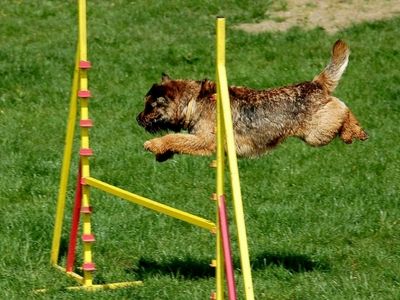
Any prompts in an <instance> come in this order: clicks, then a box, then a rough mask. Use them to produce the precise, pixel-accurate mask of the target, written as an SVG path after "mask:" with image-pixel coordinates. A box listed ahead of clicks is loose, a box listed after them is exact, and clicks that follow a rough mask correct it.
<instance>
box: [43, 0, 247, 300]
mask: <svg viewBox="0 0 400 300" xmlns="http://www.w3.org/2000/svg"><path fill="white" fill-rule="evenodd" d="M86 18H87V17H86V0H78V28H79V30H78V42H77V50H76V57H75V67H74V76H73V82H72V89H71V97H70V104H69V114H68V121H67V130H66V137H65V146H64V156H63V161H62V168H61V174H60V183H59V190H58V198H57V206H56V216H55V223H54V232H53V240H52V246H51V258H50V261H51V264H52V265H53V266H54V267H56V268H57V269H59V270H61V271H62V272H64V273H65V274H66V275H67V276H69V277H71V278H73V279H75V280H76V281H77V282H78V283H79V286H72V287H67V289H70V290H76V289H85V290H88V291H95V290H99V289H115V288H120V287H127V286H136V285H140V284H142V282H141V281H133V282H119V283H108V284H95V283H94V281H95V280H94V272H95V270H96V265H95V263H94V256H93V253H92V244H93V243H94V242H95V236H94V234H93V232H92V226H91V221H92V220H91V218H92V216H91V212H92V208H91V201H90V189H93V188H94V189H97V190H100V191H103V192H105V193H108V194H111V195H114V196H117V197H119V198H122V199H125V200H127V201H130V202H132V203H134V204H137V205H140V206H143V207H146V208H148V209H150V210H153V211H155V212H157V213H161V214H164V215H167V216H169V217H172V218H176V219H178V220H181V221H184V222H187V223H189V224H192V225H194V226H197V227H199V228H203V229H205V230H207V231H209V232H211V233H212V234H214V233H215V234H216V258H215V260H213V262H212V265H213V266H215V267H216V291H215V293H213V294H212V299H216V300H223V299H224V296H225V285H224V279H225V276H224V266H225V267H226V265H224V263H225V261H224V256H223V254H226V253H223V250H224V249H223V243H222V237H221V228H220V226H221V225H220V222H219V221H220V220H219V216H220V215H219V212H220V211H219V209H220V206H221V200H222V199H224V197H225V188H224V174H225V153H227V157H228V164H229V170H230V174H231V177H230V181H231V184H232V192H233V205H234V209H235V221H236V226H237V230H238V241H239V250H240V259H241V269H242V274H243V281H244V292H245V298H246V299H248V300H252V299H254V296H253V286H252V279H251V270H250V263H249V255H248V248H247V237H246V228H245V223H244V214H243V207H242V199H241V192H240V182H239V173H238V167H237V159H236V152H235V149H236V147H235V141H234V134H233V125H232V118H231V111H230V103H229V93H228V85H227V79H226V70H225V19H224V18H217V24H216V25H217V33H216V45H217V55H216V77H217V116H216V117H217V155H216V164H215V165H216V168H217V172H216V193H215V197H214V198H215V200H216V203H217V205H216V212H217V214H216V222H213V221H210V220H207V219H204V218H202V217H199V216H196V215H193V214H190V213H187V212H185V211H182V210H179V209H176V208H173V207H169V206H167V205H165V204H162V203H160V202H157V201H154V200H151V199H148V198H145V197H143V196H139V195H136V194H134V193H131V192H128V191H125V190H123V189H120V188H118V187H115V186H113V185H110V184H108V183H105V182H103V181H101V180H98V179H96V178H93V177H91V174H90V157H91V156H92V155H93V151H92V149H91V148H90V144H89V131H90V128H91V127H92V126H93V124H92V120H91V119H90V117H89V100H90V98H91V93H90V90H89V84H88V81H89V80H88V70H89V69H90V68H91V63H90V62H89V60H88V45H87V24H86V22H87V19H86ZM78 110H79V115H80V120H79V126H80V132H79V133H80V149H79V161H80V162H79V170H80V171H79V173H78V180H77V181H78V184H77V190H78V187H79V193H77V196H76V197H75V207H76V208H78V210H76V212H77V215H78V216H80V217H81V219H82V223H81V225H82V235H81V241H82V244H83V247H82V248H83V253H82V257H83V265H82V266H81V267H80V270H81V271H80V272H79V274H78V273H75V272H74V271H73V269H72V267H73V262H74V260H73V259H72V260H71V263H70V264H69V262H68V260H67V267H63V266H60V264H59V256H60V241H61V235H62V231H63V230H62V229H63V218H64V208H65V204H66V194H67V186H68V178H69V176H70V167H71V160H72V149H73V142H74V135H75V125H76V119H77V115H78ZM225 145H226V147H225ZM78 200H79V201H78ZM77 203H79V204H78V205H77ZM224 205H225V204H224ZM74 216H75V208H74ZM223 218H224V216H223ZM223 218H221V219H223ZM79 220H80V218H79V217H78V218H73V222H72V223H73V224H75V225H76V226H73V227H72V228H74V229H71V231H73V232H75V233H77V232H78V230H77V228H78V225H79ZM226 223H227V222H225V223H224V228H225V229H226V226H225V224H226ZM225 232H226V231H224V232H223V234H222V235H224V234H225ZM75 236H76V234H75ZM225 236H226V234H225ZM226 240H227V238H224V239H223V241H224V242H226ZM228 240H229V238H228ZM71 244H74V243H71V239H70V246H71ZM72 248H74V245H73V247H72ZM226 248H228V247H225V249H226ZM71 253H75V251H72V252H71ZM72 257H74V254H73V255H72ZM231 274H233V272H231ZM230 278H232V277H230ZM229 280H231V279H229ZM229 280H228V281H229ZM233 281H234V280H233ZM231 282H232V280H231ZM228 286H230V287H232V286H233V285H229V284H228ZM41 291H44V290H41ZM228 291H229V292H231V288H230V289H229V288H228ZM230 294H232V293H230ZM231 299H232V298H231V297H230V300H231Z"/></svg>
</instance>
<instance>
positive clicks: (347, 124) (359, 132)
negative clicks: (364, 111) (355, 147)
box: [339, 110, 368, 144]
mask: <svg viewBox="0 0 400 300" xmlns="http://www.w3.org/2000/svg"><path fill="white" fill-rule="evenodd" d="M339 137H340V138H341V139H342V141H343V142H345V143H346V144H351V143H352V142H353V139H357V140H360V141H365V140H366V139H368V134H367V133H366V132H365V131H364V130H363V129H362V128H361V126H360V124H359V123H358V121H357V119H356V117H355V116H354V114H353V113H352V112H351V111H350V110H348V111H347V114H346V117H345V119H344V121H343V125H342V128H341V129H340V131H339Z"/></svg>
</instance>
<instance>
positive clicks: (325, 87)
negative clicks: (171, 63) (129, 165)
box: [137, 40, 368, 161]
mask: <svg viewBox="0 0 400 300" xmlns="http://www.w3.org/2000/svg"><path fill="white" fill-rule="evenodd" d="M349 55H350V50H349V48H348V46H347V45H346V44H345V43H344V42H343V41H341V40H338V41H337V42H336V43H335V44H334V45H333V49H332V56H331V60H330V62H329V64H328V65H327V66H326V67H325V69H324V70H323V71H322V72H321V73H320V74H319V75H317V76H316V77H315V78H314V79H313V80H312V81H306V82H303V83H299V84H295V85H290V86H285V87H280V88H273V89H265V90H255V89H251V88H247V87H241V86H231V87H229V97H230V103H231V110H232V120H233V129H234V136H235V141H236V152H237V155H238V156H239V157H256V156H259V155H261V154H264V153H265V152H267V151H268V150H271V149H273V148H275V147H276V146H277V145H278V144H279V143H281V142H282V141H284V140H285V139H286V138H287V137H298V138H300V139H302V140H303V141H305V142H306V143H307V144H309V145H311V146H324V145H326V144H328V143H329V142H330V141H332V140H333V139H334V138H335V137H336V136H339V138H340V139H341V140H342V141H343V142H345V143H347V144H351V143H352V141H353V140H361V141H364V140H366V139H367V138H368V135H367V133H366V132H365V131H364V130H363V129H362V128H361V126H360V124H359V122H358V121H357V119H356V117H355V116H354V114H353V113H352V112H351V111H350V109H349V108H348V107H347V106H346V104H344V103H343V102H342V101H341V100H339V99H338V98H336V97H334V96H332V92H333V91H334V90H335V88H336V86H337V85H338V83H339V80H340V78H341V76H342V74H343V72H344V71H345V69H346V66H347V64H348V61H349ZM215 93H216V84H215V82H212V81H209V80H206V79H205V80H202V81H195V80H181V79H180V80H172V79H171V78H170V77H169V76H168V75H165V74H163V76H162V80H161V83H160V84H154V85H153V86H152V87H151V89H150V90H149V91H148V93H147V94H146V96H145V107H144V110H143V111H142V112H141V113H140V114H139V115H138V117H137V121H138V123H139V124H140V125H141V126H143V127H144V128H145V129H146V130H147V131H148V132H151V133H155V132H159V131H174V132H176V133H172V134H166V135H164V136H162V137H157V138H154V139H151V140H149V141H146V142H145V143H144V148H145V149H146V150H147V151H150V152H152V153H154V154H155V156H156V159H157V161H165V160H167V159H169V158H171V157H172V156H173V155H174V154H190V155H211V154H212V153H213V152H214V151H215V149H216V137H215V130H216V102H215ZM182 130H185V131H187V133H178V132H180V131H182Z"/></svg>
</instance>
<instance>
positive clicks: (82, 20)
mask: <svg viewBox="0 0 400 300" xmlns="http://www.w3.org/2000/svg"><path fill="white" fill-rule="evenodd" d="M78 11H79V12H78V14H79V45H80V54H79V56H80V63H81V64H82V63H87V62H88V58H87V23H86V1H85V0H78ZM78 96H79V98H80V113H81V115H80V119H81V122H82V121H87V120H90V119H89V107H88V99H89V98H90V92H89V90H88V77H87V69H86V68H81V70H80V85H79V92H78ZM88 131H89V129H88V127H84V126H81V149H80V155H81V166H82V178H85V177H89V176H90V168H89V156H90V155H91V149H90V147H89V132H88ZM89 189H90V188H89V186H88V185H83V186H82V208H89V207H90V197H89V196H90V193H89V192H90V190H89ZM82 224H83V227H82V239H83V284H84V285H85V286H91V285H92V284H93V274H92V272H93V271H94V269H95V265H94V263H93V262H92V242H93V241H94V236H93V235H92V231H91V222H90V213H85V214H83V218H82Z"/></svg>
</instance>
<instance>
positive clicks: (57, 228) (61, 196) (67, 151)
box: [50, 44, 79, 265]
mask: <svg viewBox="0 0 400 300" xmlns="http://www.w3.org/2000/svg"><path fill="white" fill-rule="evenodd" d="M75 57H76V58H75V68H74V76H73V80H72V88H71V96H70V104H69V114H68V122H67V131H66V135H65V146H64V156H63V161H62V167H61V176H60V184H59V189H58V199H57V209H56V218H55V223H54V233H53V242H52V247H51V259H50V262H51V263H52V264H53V265H56V264H57V262H58V255H59V252H60V240H61V232H62V223H63V217H64V208H65V198H66V191H67V185H68V177H69V170H70V166H71V156H72V146H73V141H74V133H75V123H76V115H77V107H78V105H77V94H78V85H79V44H78V45H77V50H76V56H75Z"/></svg>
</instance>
